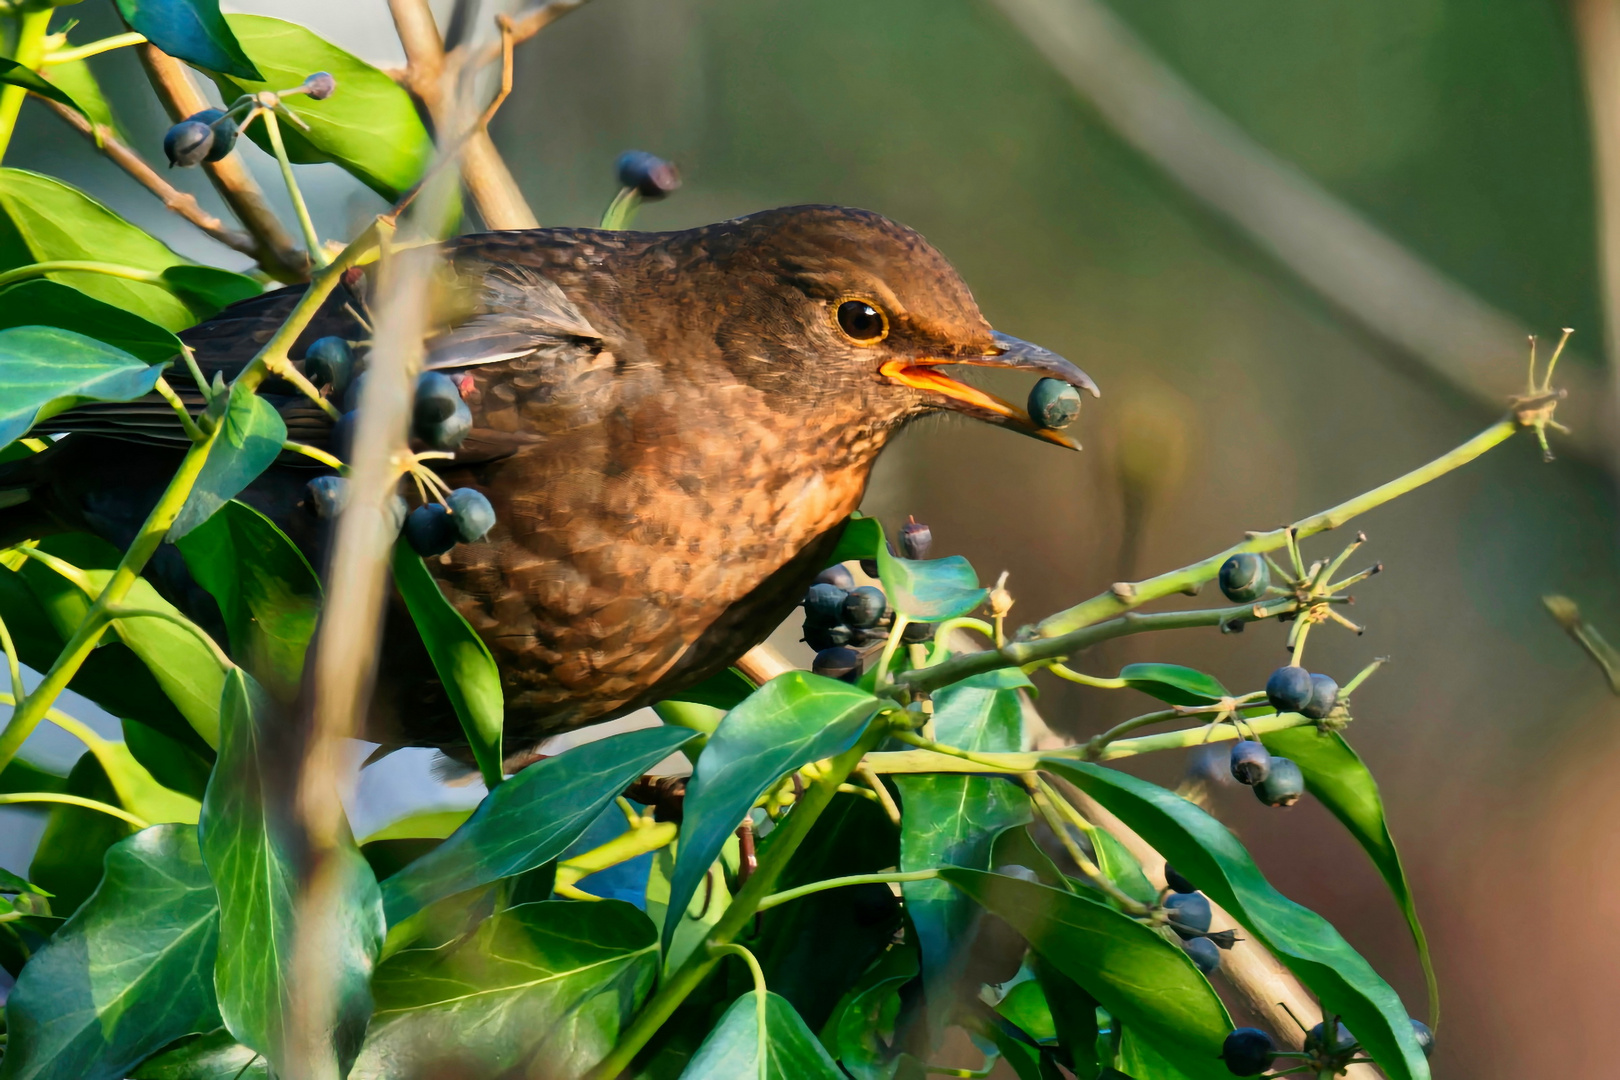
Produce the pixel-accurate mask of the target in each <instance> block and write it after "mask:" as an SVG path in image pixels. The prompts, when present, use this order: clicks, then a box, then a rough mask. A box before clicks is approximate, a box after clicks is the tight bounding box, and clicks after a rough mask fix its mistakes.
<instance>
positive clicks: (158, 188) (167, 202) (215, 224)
mask: <svg viewBox="0 0 1620 1080" xmlns="http://www.w3.org/2000/svg"><path fill="white" fill-rule="evenodd" d="M36 100H38V101H40V102H42V103H44V105H45V107H46V108H48V109H50V110H51V111H52V112H54V113H55V114H56V115H57V116H60V117H61V118H62V119H63V120H65V121H67V123H68V125H69V126H70V127H72V128H73V130H75V131H77V132H78V133H79V134H81V135H83V136H84V137H85V138H87V139H89V140H90V141H91V142H92V143H94V144H95V146H96V148H97V149H98V150H100V151H101V152H102V153H103V154H105V155H106V156H107V159H108V160H109V161H111V162H112V163H113V164H115V165H117V166H118V167H119V168H120V169H123V170H124V171H125V172H126V173H128V174H129V175H130V176H131V177H132V178H134V180H135V182H136V183H138V184H140V185H141V186H142V187H144V188H145V189H146V190H147V191H150V192H151V193H152V194H153V195H156V196H157V197H158V201H159V202H161V203H163V205H164V206H166V207H168V208H169V209H170V210H172V211H174V212H175V213H176V214H179V215H180V216H181V217H183V218H185V219H186V220H187V221H189V222H191V223H192V224H193V225H195V226H197V228H199V229H201V230H202V231H203V232H205V233H207V234H208V235H209V236H211V237H213V238H214V239H215V240H218V241H219V242H220V243H222V244H224V245H225V246H226V247H229V248H232V249H233V250H236V251H240V252H241V253H242V254H244V255H252V254H254V253H255V252H256V251H257V245H256V244H255V242H254V240H253V237H251V236H249V235H248V234H247V233H245V232H242V231H241V230H239V229H233V228H231V227H230V226H229V225H226V224H225V223H224V222H223V221H221V220H220V219H219V218H217V217H215V216H214V215H213V214H210V213H209V212H208V211H206V210H204V209H203V208H202V204H201V203H199V202H198V201H197V197H196V196H195V195H192V194H190V193H189V192H185V191H181V190H180V189H179V188H177V187H175V186H174V185H173V184H171V183H169V182H168V181H167V180H165V179H163V177H162V176H160V175H158V172H157V170H156V169H154V168H152V166H150V165H148V164H147V163H146V161H145V159H144V158H142V157H141V156H140V155H139V154H137V153H136V152H135V151H133V150H131V149H130V148H129V147H128V146H125V145H124V144H123V143H122V142H121V141H119V139H118V136H117V135H115V134H114V133H113V130H112V129H111V128H109V127H107V126H106V125H105V124H92V123H91V122H90V121H89V120H87V119H86V118H85V117H84V116H83V115H82V114H80V113H79V112H78V111H77V110H76V109H70V108H68V107H67V106H66V105H63V104H62V103H61V102H60V101H52V100H51V99H50V98H46V97H36Z"/></svg>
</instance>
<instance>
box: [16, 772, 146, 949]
mask: <svg viewBox="0 0 1620 1080" xmlns="http://www.w3.org/2000/svg"><path fill="white" fill-rule="evenodd" d="M67 793H68V794H69V795H79V796H82V797H83V798H86V799H95V800H96V801H97V802H104V803H111V804H112V805H114V806H116V805H118V792H117V791H116V790H114V789H113V786H112V781H110V780H108V779H107V773H106V770H104V769H103V768H102V767H101V762H99V761H97V760H96V756H95V755H94V754H92V753H90V752H89V751H88V750H87V751H85V752H84V754H83V755H81V756H80V758H79V760H78V761H76V762H75V763H74V765H73V769H72V771H71V772H69V773H68V779H67ZM133 831H134V830H133V828H131V826H130V824H129V822H127V821H124V820H123V819H121V818H115V817H113V816H112V815H111V814H103V813H102V812H101V811H99V810H91V809H89V808H88V807H84V806H67V805H57V806H53V807H51V808H50V811H49V812H48V813H47V814H46V816H45V831H44V832H43V833H42V834H41V835H40V838H39V846H37V847H36V848H35V849H34V858H33V861H32V862H30V863H29V864H28V879H29V880H30V881H33V882H35V883H36V884H38V885H39V887H40V888H42V889H45V890H47V891H49V892H50V894H51V896H52V897H54V899H53V900H52V901H51V911H52V912H53V913H54V914H56V915H59V916H61V917H63V918H66V917H67V916H69V915H72V914H73V913H74V912H75V911H77V910H78V908H79V905H81V904H83V903H84V902H85V901H86V900H88V899H89V898H90V894H91V893H93V892H95V891H96V886H97V885H98V884H100V882H101V863H102V858H103V857H104V856H105V855H106V854H107V849H108V848H110V847H112V846H113V845H114V844H116V843H118V841H120V840H122V839H124V837H126V836H128V835H129V834H130V833H131V832H133Z"/></svg>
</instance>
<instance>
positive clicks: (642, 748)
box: [382, 727, 696, 926]
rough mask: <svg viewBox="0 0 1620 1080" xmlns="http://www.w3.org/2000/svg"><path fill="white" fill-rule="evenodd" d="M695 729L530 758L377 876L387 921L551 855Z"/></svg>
mask: <svg viewBox="0 0 1620 1080" xmlns="http://www.w3.org/2000/svg"><path fill="white" fill-rule="evenodd" d="M695 734H696V733H695V732H691V731H687V730H685V729H683V728H668V727H658V728H642V729H640V730H638V731H626V732H624V733H622V734H619V735H610V736H608V737H607V738H605V739H598V740H596V741H594V742H588V743H585V744H583V745H581V746H576V747H574V748H573V749H571V750H568V751H565V752H564V753H561V754H558V755H557V756H556V757H548V758H544V759H542V760H540V761H537V762H535V763H534V764H533V765H530V766H529V767H528V768H526V769H524V770H523V771H522V772H520V773H518V774H517V775H516V776H514V777H512V778H511V779H510V780H508V781H506V783H504V784H502V785H501V786H500V787H498V788H496V789H495V790H494V791H492V792H490V793H489V795H487V796H486V797H485V798H484V801H483V802H481V803H479V804H478V809H477V810H475V811H473V815H472V817H470V818H468V819H467V823H466V824H465V825H462V826H461V827H460V828H459V829H457V830H456V831H455V832H453V833H451V834H450V837H449V839H447V840H446V841H445V842H444V843H443V844H440V845H439V846H438V847H437V848H435V849H434V850H433V851H432V852H430V853H429V854H427V855H424V856H423V857H422V858H420V859H418V860H417V861H416V862H414V863H412V864H411V865H409V866H407V867H406V868H405V869H404V870H401V871H400V872H399V873H397V874H395V875H394V876H393V877H391V878H389V879H388V880H387V881H385V882H383V886H382V892H383V908H384V910H385V911H386V912H387V916H388V924H389V925H390V926H394V925H396V924H398V923H399V922H401V921H402V920H404V919H406V918H408V917H409V916H411V915H414V914H415V913H416V912H418V911H420V910H421V909H422V908H424V907H426V906H427V905H428V904H431V903H433V902H434V901H435V900H440V899H443V898H444V897H447V896H452V895H454V894H456V893H462V892H466V891H468V890H469V889H476V888H478V887H479V886H480V885H488V884H490V883H491V882H494V881H499V880H500V879H502V878H506V877H511V876H513V875H514V874H521V873H523V872H524V871H525V870H532V869H534V868H535V867H537V866H540V865H541V864H543V863H547V862H550V861H551V860H552V859H554V858H556V857H557V856H558V855H560V854H561V853H562V852H563V850H564V849H566V848H567V847H568V845H569V844H571V843H573V842H574V839H575V838H576V837H578V836H579V834H580V833H582V832H584V831H585V829H586V828H587V827H589V825H590V824H591V822H593V821H595V820H596V817H597V815H598V814H600V813H601V812H602V810H603V808H604V807H606V806H607V805H608V804H609V803H611V802H612V801H613V800H614V798H616V797H617V796H618V794H619V793H620V792H621V791H623V790H624V789H625V788H626V787H627V786H629V785H630V783H631V782H632V781H634V780H635V779H636V778H637V777H639V776H641V775H642V774H643V773H645V772H646V771H647V770H648V769H649V768H651V767H652V766H654V765H656V764H658V762H660V761H662V760H663V759H664V758H666V757H668V756H669V755H670V754H672V753H674V752H675V751H676V750H679V749H680V748H681V746H683V745H684V744H685V743H686V742H687V740H689V739H691V738H693V737H694V735H695Z"/></svg>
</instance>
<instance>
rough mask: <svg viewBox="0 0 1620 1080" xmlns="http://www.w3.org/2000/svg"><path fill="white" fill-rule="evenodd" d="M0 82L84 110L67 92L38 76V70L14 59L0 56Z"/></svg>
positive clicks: (74, 109) (80, 110)
mask: <svg viewBox="0 0 1620 1080" xmlns="http://www.w3.org/2000/svg"><path fill="white" fill-rule="evenodd" d="M0 83H10V84H11V85H12V86H20V87H22V88H23V89H24V90H31V91H33V92H34V93H36V94H38V95H40V96H41V97H47V98H50V99H51V100H52V101H55V102H59V103H60V104H63V105H66V106H67V107H68V108H70V109H72V110H73V111H74V112H80V113H82V112H84V110H83V109H81V108H79V103H78V102H76V101H74V100H73V99H72V98H71V97H69V96H68V94H67V92H66V91H65V90H63V89H62V88H61V87H59V86H53V85H51V84H50V83H48V82H46V81H45V80H44V79H43V78H41V77H40V75H39V72H37V71H35V70H33V69H32V68H29V67H24V66H23V65H22V64H19V63H17V61H15V60H10V59H7V58H5V57H0Z"/></svg>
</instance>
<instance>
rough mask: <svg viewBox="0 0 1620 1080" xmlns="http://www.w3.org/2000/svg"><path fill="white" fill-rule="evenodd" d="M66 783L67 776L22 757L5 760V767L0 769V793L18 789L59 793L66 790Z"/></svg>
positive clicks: (14, 791)
mask: <svg viewBox="0 0 1620 1080" xmlns="http://www.w3.org/2000/svg"><path fill="white" fill-rule="evenodd" d="M67 783H68V778H67V777H65V776H59V775H57V774H56V773H53V772H51V771H50V770H48V769H42V768H40V767H39V766H38V765H35V764H34V763H33V762H31V761H28V760H27V759H25V758H22V757H14V758H12V759H11V760H10V761H8V762H6V767H5V769H4V770H0V794H3V795H14V794H16V793H17V792H20V791H53V792H57V793H61V792H64V791H66V790H67Z"/></svg>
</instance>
